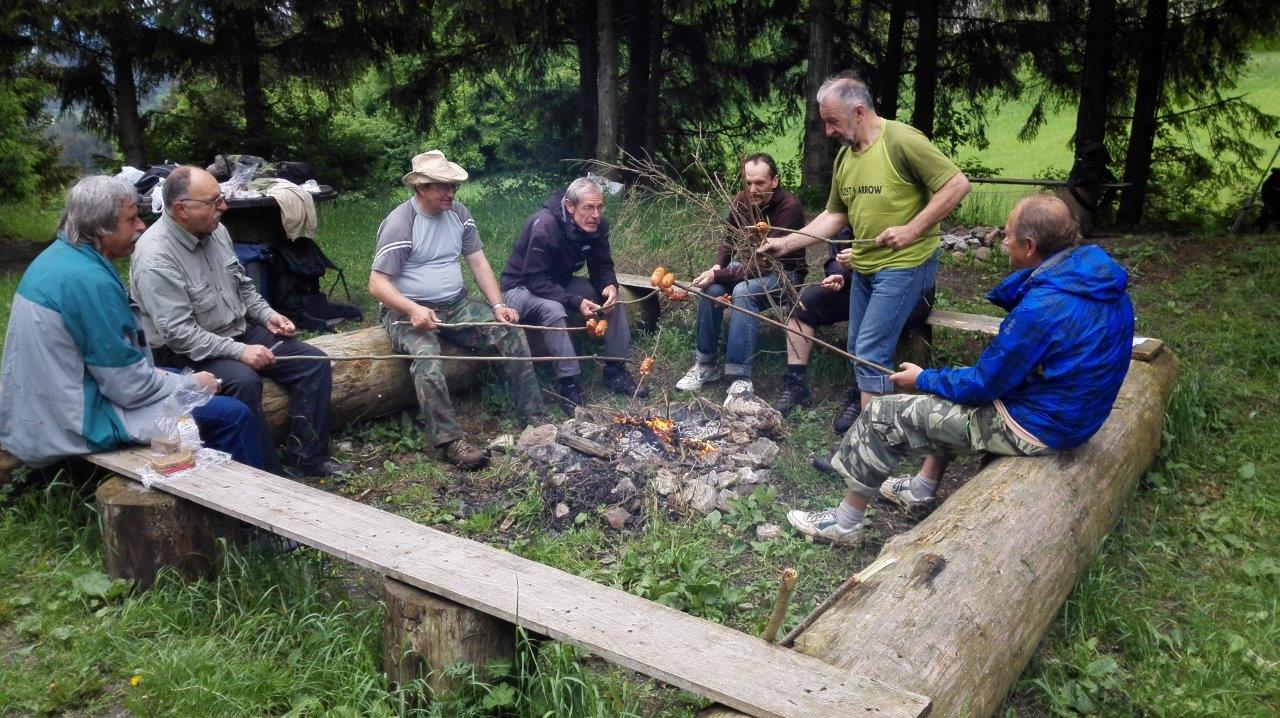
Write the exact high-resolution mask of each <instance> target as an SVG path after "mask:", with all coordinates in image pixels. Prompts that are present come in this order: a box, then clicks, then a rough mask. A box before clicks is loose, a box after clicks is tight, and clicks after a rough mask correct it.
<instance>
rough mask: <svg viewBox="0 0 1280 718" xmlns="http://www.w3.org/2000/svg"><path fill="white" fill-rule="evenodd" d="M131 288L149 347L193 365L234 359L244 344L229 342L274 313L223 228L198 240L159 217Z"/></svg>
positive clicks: (137, 258)
mask: <svg viewBox="0 0 1280 718" xmlns="http://www.w3.org/2000/svg"><path fill="white" fill-rule="evenodd" d="M129 284H130V293H131V296H132V299H133V301H134V303H136V304H137V305H138V308H139V309H140V310H141V311H142V327H143V330H144V331H145V332H146V334H147V342H148V343H149V344H150V345H151V346H152V348H159V347H162V346H163V347H168V348H169V349H170V350H171V351H173V352H175V353H177V354H182V355H184V356H187V357H188V358H190V359H191V360H192V361H203V360H205V359H239V358H240V355H241V354H243V353H244V349H245V345H244V344H243V343H241V342H238V341H236V340H235V339H234V337H239V336H240V335H241V334H244V331H245V328H246V327H247V326H248V325H249V324H250V323H253V324H261V325H265V324H266V323H267V322H268V321H269V320H270V319H271V317H272V316H273V315H274V314H275V311H274V310H273V309H271V306H270V305H268V304H267V302H266V300H265V299H263V298H262V296H261V295H260V294H258V290H257V289H256V288H255V287H254V286H253V282H251V281H250V280H249V277H248V276H247V275H245V272H244V268H243V267H241V266H240V262H239V260H237V259H236V253H235V251H234V250H233V249H232V248H231V235H229V234H228V233H227V229H226V227H223V226H222V225H218V228H217V229H215V230H214V231H213V232H210V233H209V234H206V235H203V236H201V237H197V236H195V235H193V234H191V233H190V232H188V231H187V230H185V229H183V228H182V227H181V226H180V225H179V224H178V223H177V222H175V221H173V219H171V218H170V217H169V215H168V214H165V215H162V216H161V217H160V219H159V220H158V221H156V223H155V224H153V225H151V227H150V228H148V229H147V231H146V232H143V234H142V238H141V239H139V240H138V246H137V248H136V249H135V250H134V252H133V261H132V262H131V263H130V265H129Z"/></svg>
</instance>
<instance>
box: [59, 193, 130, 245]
mask: <svg viewBox="0 0 1280 718" xmlns="http://www.w3.org/2000/svg"><path fill="white" fill-rule="evenodd" d="M137 203H138V193H137V191H136V190H134V188H133V186H132V185H129V184H126V183H125V182H123V181H121V180H118V179H116V178H114V177H108V176H107V175H92V176H90V177H85V178H84V179H82V180H80V181H79V182H77V183H76V184H75V186H73V187H72V188H71V189H70V190H68V191H67V201H66V206H65V207H63V210H62V219H60V220H58V232H59V233H61V234H62V235H63V236H65V237H66V238H67V241H68V242H70V243H71V244H74V245H77V246H79V245H80V244H81V243H82V242H83V243H85V244H88V245H89V246H91V247H93V248H95V249H96V248H97V247H98V243H99V242H100V241H101V239H102V236H103V235H104V234H111V233H112V232H114V231H116V226H117V225H118V224H119V222H120V213H121V212H123V211H124V208H125V207H127V206H128V205H131V204H137Z"/></svg>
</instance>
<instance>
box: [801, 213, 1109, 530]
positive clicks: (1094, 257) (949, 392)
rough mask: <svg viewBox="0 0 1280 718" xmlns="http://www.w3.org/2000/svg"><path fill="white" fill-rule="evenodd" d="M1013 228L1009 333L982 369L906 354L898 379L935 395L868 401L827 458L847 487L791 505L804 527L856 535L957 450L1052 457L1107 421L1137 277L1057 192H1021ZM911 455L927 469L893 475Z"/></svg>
mask: <svg viewBox="0 0 1280 718" xmlns="http://www.w3.org/2000/svg"><path fill="white" fill-rule="evenodd" d="M1005 232H1006V234H1005V239H1004V249H1005V252H1007V253H1008V256H1009V265H1010V266H1012V267H1013V269H1014V270H1015V271H1014V273H1013V274H1011V275H1009V276H1008V277H1006V278H1005V280H1004V281H1002V282H1001V283H1000V284H998V285H996V288H995V289H993V290H992V291H991V293H990V294H988V295H987V299H989V300H991V302H992V303H994V304H996V305H997V306H999V307H1001V308H1003V309H1005V310H1007V311H1008V312H1009V314H1008V316H1006V317H1005V318H1004V321H1002V322H1000V331H999V333H998V334H996V336H995V338H994V339H992V340H991V343H990V344H988V345H987V348H986V349H985V350H984V351H983V352H982V356H980V357H978V361H977V363H976V364H974V365H973V366H972V367H960V368H954V369H921V368H920V367H918V366H916V365H915V364H910V363H903V364H902V371H900V372H898V373H896V374H894V375H892V376H891V377H889V378H890V380H892V381H893V382H894V383H895V384H897V385H898V387H900V388H902V389H905V390H907V391H912V390H915V389H919V390H921V391H923V392H926V393H924V394H896V395H894V396H882V397H877V398H875V399H874V400H872V401H871V403H870V404H868V405H867V408H866V410H865V411H863V412H862V415H861V416H860V417H858V420H857V421H856V422H855V423H854V425H853V428H851V429H850V430H849V432H848V433H847V434H845V436H844V439H842V440H841V442H840V446H839V448H837V449H836V452H835V455H834V456H832V457H831V461H830V467H828V468H829V469H830V470H831V471H832V473H835V474H838V475H839V476H840V477H841V478H843V479H844V481H845V484H846V485H848V487H849V491H848V492H847V493H846V494H845V497H844V500H843V501H841V502H840V504H839V505H837V506H834V507H832V508H829V509H826V510H824V511H790V512H788V513H787V520H788V521H790V522H791V525H792V526H795V527H796V529H797V530H798V531H800V532H801V533H803V534H806V535H809V536H813V537H814V538H817V539H819V540H823V541H829V542H831V543H836V544H849V545H856V544H858V543H860V542H861V540H862V518H863V515H864V512H865V511H866V508H867V506H868V505H869V504H870V503H871V501H872V500H873V499H874V498H876V496H877V495H880V496H883V497H885V498H887V499H889V500H890V501H892V502H894V503H896V504H898V505H899V506H902V507H903V508H912V507H915V506H920V505H923V504H926V503H929V502H930V501H932V500H933V496H934V492H935V491H937V488H938V482H939V481H940V480H941V479H942V472H943V471H944V470H945V469H946V467H947V463H948V462H949V461H950V460H951V458H952V457H954V456H957V455H963V454H973V453H979V452H988V453H992V454H999V455H1002V456H1041V455H1047V454H1052V453H1055V452H1058V451H1067V450H1069V449H1073V448H1075V447H1077V446H1080V445H1081V444H1083V443H1085V442H1086V441H1088V440H1089V437H1091V436H1093V435H1094V433H1096V432H1097V431H1098V429H1099V428H1101V427H1102V424H1103V422H1105V421H1106V419H1107V416H1108V415H1109V414H1110V413H1111V406H1112V405H1113V404H1114V403H1115V400H1116V395H1117V394H1118V393H1119V392H1120V385H1121V384H1122V383H1124V377H1125V374H1126V373H1127V372H1128V371H1129V356H1130V354H1131V353H1132V348H1133V304H1132V303H1131V302H1130V301H1129V294H1128V292H1127V291H1126V287H1127V286H1128V281H1129V275H1128V274H1127V273H1126V272H1125V270H1124V268H1123V267H1121V266H1120V265H1118V264H1116V263H1115V262H1114V261H1113V260H1112V259H1111V258H1110V257H1108V256H1107V254H1106V252H1103V251H1102V250H1101V249H1100V248H1098V247H1097V246H1095V245H1086V246H1080V225H1079V223H1078V222H1077V221H1076V218H1075V216H1074V215H1073V214H1072V213H1071V210H1070V208H1068V207H1067V205H1066V203H1064V202H1063V201H1062V200H1060V199H1058V198H1056V197H1052V196H1049V195H1036V196H1033V197H1028V198H1027V199H1024V200H1022V201H1021V202H1019V203H1018V204H1017V205H1015V206H1014V208H1013V211H1012V212H1011V213H1010V214H1009V219H1008V221H1007V222H1006V224H1005ZM907 456H920V457H924V465H923V466H922V467H921V469H920V473H919V474H918V475H916V476H914V477H912V476H901V477H897V478H889V474H890V473H892V472H893V471H894V469H896V468H897V467H898V464H899V463H901V462H902V460H903V459H905V458H906V457H907Z"/></svg>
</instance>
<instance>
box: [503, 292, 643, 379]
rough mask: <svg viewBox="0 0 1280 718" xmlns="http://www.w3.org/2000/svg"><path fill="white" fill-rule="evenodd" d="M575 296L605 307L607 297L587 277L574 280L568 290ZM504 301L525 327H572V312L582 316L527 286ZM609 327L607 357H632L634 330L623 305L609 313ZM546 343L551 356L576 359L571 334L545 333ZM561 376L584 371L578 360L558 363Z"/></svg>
mask: <svg viewBox="0 0 1280 718" xmlns="http://www.w3.org/2000/svg"><path fill="white" fill-rule="evenodd" d="M565 288H566V289H568V290H569V291H571V292H573V293H574V294H578V295H580V296H583V297H586V298H587V299H590V300H591V301H593V302H596V303H598V304H601V303H603V302H604V300H603V298H602V297H601V296H600V294H599V293H598V292H596V290H595V287H593V286H591V282H589V281H587V279H586V278H585V277H574V278H573V279H572V280H570V281H569V284H568V286H567V287H565ZM502 301H503V303H505V304H506V305H507V306H509V307H511V308H512V309H514V310H516V312H518V313H519V314H520V323H521V324H538V325H541V326H544V327H563V326H568V319H569V312H570V311H572V312H574V313H575V314H576V313H578V309H577V307H575V308H573V309H566V308H565V306H564V305H563V304H561V303H560V302H556V301H552V300H550V299H544V298H542V297H539V296H538V295H536V294H534V293H533V292H530V291H529V290H528V289H525V288H524V287H516V288H514V289H509V290H507V291H505V292H503V293H502ZM604 318H605V319H607V320H608V321H609V327H608V328H607V329H605V332H604V351H603V352H602V354H603V355H604V356H610V357H620V358H623V359H630V358H631V327H630V326H628V325H627V313H626V311H625V309H624V308H623V307H622V305H620V304H619V305H614V307H613V308H612V309H610V310H609V311H608V312H606V313H605V316H604ZM542 338H543V340H544V341H545V343H546V345H547V352H548V353H549V355H550V356H558V357H565V356H574V355H576V354H577V351H576V350H575V349H574V348H573V340H572V339H571V338H570V334H569V332H543V337H542ZM555 371H556V376H557V377H568V376H577V375H578V374H580V373H581V372H582V369H581V368H580V367H579V366H578V362H577V361H558V362H555Z"/></svg>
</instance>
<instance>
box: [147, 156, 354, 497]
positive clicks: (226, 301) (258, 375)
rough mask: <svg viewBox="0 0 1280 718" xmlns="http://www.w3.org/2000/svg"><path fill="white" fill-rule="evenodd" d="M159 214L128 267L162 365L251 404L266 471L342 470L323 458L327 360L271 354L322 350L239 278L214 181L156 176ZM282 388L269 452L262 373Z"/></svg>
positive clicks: (302, 474) (194, 172)
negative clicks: (207, 380) (279, 442)
mask: <svg viewBox="0 0 1280 718" xmlns="http://www.w3.org/2000/svg"><path fill="white" fill-rule="evenodd" d="M163 199H164V209H165V212H164V214H163V215H162V216H161V217H160V219H159V220H158V221H157V222H156V223H155V224H153V225H151V228H150V229H148V230H147V231H146V232H144V233H143V235H142V239H140V240H139V241H138V251H137V255H136V256H135V258H134V261H133V266H132V267H130V269H129V279H130V284H131V286H132V288H133V298H134V301H136V302H137V304H138V307H139V308H140V309H141V310H142V321H143V327H144V328H145V329H146V333H147V339H148V341H149V342H150V343H151V346H152V347H153V348H154V349H155V350H156V354H157V357H158V358H159V360H160V363H161V364H165V365H170V366H183V367H190V368H192V369H195V370H197V371H208V372H211V373H212V374H214V375H215V376H217V377H218V378H219V379H221V380H222V389H223V392H224V393H226V394H227V395H228V396H232V397H235V398H236V399H239V400H240V401H242V402H244V404H245V405H246V406H248V407H249V410H250V411H252V412H253V417H254V423H255V424H256V426H257V430H258V437H259V440H260V442H261V446H262V455H263V457H264V459H265V462H266V464H267V468H268V470H269V471H273V472H279V471H281V470H282V469H283V470H284V471H285V472H287V473H288V474H289V475H291V476H294V477H297V478H319V477H324V476H331V475H334V474H339V473H347V472H350V471H351V465H350V464H348V463H345V462H339V461H335V460H334V459H331V458H329V390H330V386H331V382H332V380H331V375H330V369H329V362H327V361H286V362H280V363H276V357H277V356H282V357H283V356H316V357H322V356H325V354H324V352H321V351H320V350H319V349H316V348H315V347H313V346H311V345H309V344H306V343H304V342H301V341H298V340H297V339H296V338H294V337H295V335H296V334H297V330H296V329H295V328H294V326H293V322H291V321H289V320H288V319H287V318H285V316H284V315H282V314H279V313H277V312H276V311H275V310H273V309H272V308H271V307H270V306H269V305H268V304H267V303H266V301H265V300H263V298H262V297H261V296H260V295H259V294H258V290H257V289H255V288H254V286H253V283H252V282H250V281H249V278H248V277H247V276H245V273H244V268H243V267H241V266H240V262H238V261H237V260H236V255H235V252H234V251H233V250H232V249H231V236H230V235H229V234H228V233H227V229H226V227H223V226H222V225H221V224H220V222H219V220H220V219H221V218H222V213H223V211H225V210H226V207H227V203H226V198H225V197H223V196H222V191H221V188H220V187H219V186H218V181H217V180H216V179H214V178H213V175H211V174H209V173H208V172H206V171H204V170H202V169H200V168H198V167H189V166H184V167H178V168H177V169H175V170H174V171H173V172H171V173H170V174H169V177H168V178H167V179H166V180H165V183H164V194H163ZM264 376H265V377H267V378H269V379H272V380H274V381H277V382H279V383H281V384H283V385H284V386H285V387H286V388H287V389H288V390H289V414H290V416H292V417H293V421H292V423H291V425H290V427H289V437H288V440H287V442H286V444H285V448H284V454H285V459H284V465H283V466H282V465H281V461H280V458H279V457H278V456H277V455H276V451H275V445H274V442H273V441H272V438H271V429H270V427H269V426H268V425H267V417H266V414H264V413H263V410H262V377H264Z"/></svg>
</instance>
